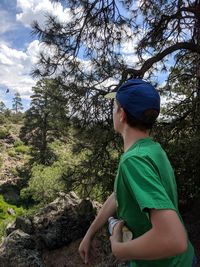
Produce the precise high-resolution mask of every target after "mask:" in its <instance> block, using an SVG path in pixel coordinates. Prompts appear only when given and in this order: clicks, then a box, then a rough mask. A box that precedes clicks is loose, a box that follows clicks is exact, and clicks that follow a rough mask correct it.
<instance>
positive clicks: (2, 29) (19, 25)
mask: <svg viewBox="0 0 200 267" xmlns="http://www.w3.org/2000/svg"><path fill="white" fill-rule="evenodd" d="M47 13H50V14H53V15H56V16H59V18H60V20H63V21H64V20H67V19H68V17H69V14H68V10H67V9H64V8H63V7H62V5H61V4H56V5H55V4H52V3H51V2H50V1H49V0H0V101H3V102H4V103H5V105H6V106H7V107H8V108H11V107H12V99H13V97H14V94H15V93H16V92H19V93H20V95H21V98H22V103H23V106H24V110H26V109H28V108H29V105H30V95H31V94H32V87H33V86H34V85H35V83H36V80H35V79H33V77H32V76H31V75H30V73H31V70H32V68H33V65H34V64H35V63H36V62H37V59H38V54H39V51H40V45H39V41H38V40H37V37H36V36H34V35H32V28H31V24H32V22H33V21H34V20H37V21H38V22H39V23H40V24H41V25H42V24H43V23H44V21H45V15H46V14H47ZM7 89H9V92H8V93H6V91H7Z"/></svg>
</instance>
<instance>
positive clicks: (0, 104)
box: [0, 101, 6, 113]
mask: <svg viewBox="0 0 200 267" xmlns="http://www.w3.org/2000/svg"><path fill="white" fill-rule="evenodd" d="M5 111H6V105H5V104H4V102H3V101H0V113H4V112H5Z"/></svg>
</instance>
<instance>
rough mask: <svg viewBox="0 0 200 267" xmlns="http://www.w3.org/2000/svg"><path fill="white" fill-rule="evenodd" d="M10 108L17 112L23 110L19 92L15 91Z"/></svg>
mask: <svg viewBox="0 0 200 267" xmlns="http://www.w3.org/2000/svg"><path fill="white" fill-rule="evenodd" d="M12 103H13V104H12V108H13V110H14V111H15V113H18V112H19V111H20V110H23V104H22V99H21V96H20V93H19V92H16V93H15V97H14V98H13V100H12Z"/></svg>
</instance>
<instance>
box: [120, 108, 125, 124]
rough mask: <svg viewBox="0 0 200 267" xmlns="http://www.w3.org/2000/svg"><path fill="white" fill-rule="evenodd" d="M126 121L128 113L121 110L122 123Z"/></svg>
mask: <svg viewBox="0 0 200 267" xmlns="http://www.w3.org/2000/svg"><path fill="white" fill-rule="evenodd" d="M125 121H126V113H125V111H124V109H123V108H120V122H125Z"/></svg>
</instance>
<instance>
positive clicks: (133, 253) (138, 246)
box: [112, 229, 187, 260]
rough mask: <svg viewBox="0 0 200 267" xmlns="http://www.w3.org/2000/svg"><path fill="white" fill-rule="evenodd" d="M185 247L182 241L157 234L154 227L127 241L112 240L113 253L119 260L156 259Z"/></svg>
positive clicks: (176, 253) (181, 250)
mask: <svg viewBox="0 0 200 267" xmlns="http://www.w3.org/2000/svg"><path fill="white" fill-rule="evenodd" d="M186 249H187V246H185V244H184V243H180V242H179V241H178V240H176V238H174V237H167V236H165V237H162V236H159V235H157V233H155V231H154V229H151V230H149V231H148V232H146V233H145V234H144V235H142V236H140V237H138V238H136V239H134V240H131V241H128V242H124V243H122V242H118V241H113V242H112V251H113V254H114V255H115V257H116V258H118V259H120V260H132V259H143V260H156V259H162V258H167V257H171V256H175V255H178V254H181V253H183V252H184V251H185V250H186Z"/></svg>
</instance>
